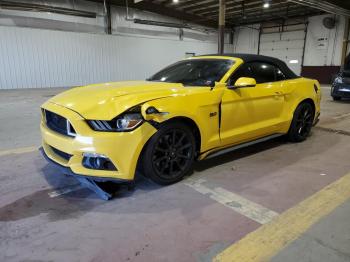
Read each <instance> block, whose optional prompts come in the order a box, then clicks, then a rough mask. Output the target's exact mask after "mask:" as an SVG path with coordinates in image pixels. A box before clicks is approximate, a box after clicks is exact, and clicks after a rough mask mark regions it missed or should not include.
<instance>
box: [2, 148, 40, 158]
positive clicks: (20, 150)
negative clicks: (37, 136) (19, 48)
mask: <svg viewBox="0 0 350 262" xmlns="http://www.w3.org/2000/svg"><path fill="white" fill-rule="evenodd" d="M38 148H39V147H38V146H29V147H21V148H13V149H8V150H3V151H0V156H6V155H13V154H24V153H29V152H34V151H36V150H38Z"/></svg>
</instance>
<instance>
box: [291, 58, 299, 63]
mask: <svg viewBox="0 0 350 262" xmlns="http://www.w3.org/2000/svg"><path fill="white" fill-rule="evenodd" d="M289 63H290V64H298V63H299V61H298V60H296V59H293V60H289Z"/></svg>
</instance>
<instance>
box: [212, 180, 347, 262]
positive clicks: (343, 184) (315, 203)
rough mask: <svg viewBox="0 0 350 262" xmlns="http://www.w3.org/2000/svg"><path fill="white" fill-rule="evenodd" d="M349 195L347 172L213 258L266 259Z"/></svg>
mask: <svg viewBox="0 0 350 262" xmlns="http://www.w3.org/2000/svg"><path fill="white" fill-rule="evenodd" d="M349 198H350V173H349V174H347V175H345V176H344V177H342V178H340V179H339V180H337V181H335V182H334V183H332V184H330V185H328V186H326V187H325V188H323V189H322V190H320V191H319V192H317V193H315V194H314V195H312V196H311V197H309V198H307V199H305V200H304V201H302V202H301V203H299V204H298V205H296V206H295V207H292V208H291V209H288V210H287V211H286V212H284V213H282V214H281V215H280V216H278V217H276V218H275V219H273V220H272V221H271V222H270V223H267V224H265V225H263V226H261V227H260V228H258V229H257V230H256V231H254V232H252V233H250V234H248V235H247V236H246V237H244V238H243V239H241V240H240V241H238V242H236V243H235V244H233V245H232V246H230V247H228V248H227V249H225V250H224V251H223V252H222V253H220V254H219V255H217V256H216V257H215V258H214V260H213V261H222V262H226V261H235V262H236V261H237V262H240V261H244V262H248V261H259V262H260V261H268V260H270V259H271V257H273V256H274V255H275V254H277V253H278V251H280V250H282V249H283V248H284V247H286V246H287V245H288V244H290V243H291V242H292V241H294V240H295V239H297V238H298V237H300V236H301V235H302V234H303V233H304V232H305V231H306V230H307V229H308V228H309V227H311V226H312V225H313V224H315V223H316V222H317V221H319V220H320V219H321V218H322V217H324V216H326V215H327V214H329V213H330V212H332V210H334V209H335V208H336V207H337V206H339V205H340V204H342V203H344V202H345V201H346V200H347V199H349Z"/></svg>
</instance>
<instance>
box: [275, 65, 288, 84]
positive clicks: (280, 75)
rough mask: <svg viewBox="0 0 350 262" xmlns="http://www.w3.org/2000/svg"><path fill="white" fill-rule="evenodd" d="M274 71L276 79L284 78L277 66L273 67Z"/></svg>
mask: <svg viewBox="0 0 350 262" xmlns="http://www.w3.org/2000/svg"><path fill="white" fill-rule="evenodd" d="M275 73H276V81H282V80H286V76H285V74H284V73H283V72H282V71H281V69H279V68H278V67H275Z"/></svg>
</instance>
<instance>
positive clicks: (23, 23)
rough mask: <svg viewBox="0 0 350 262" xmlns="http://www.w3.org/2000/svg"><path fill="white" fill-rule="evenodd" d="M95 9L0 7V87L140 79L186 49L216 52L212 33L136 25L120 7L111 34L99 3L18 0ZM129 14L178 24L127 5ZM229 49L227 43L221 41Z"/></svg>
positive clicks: (180, 56)
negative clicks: (65, 11) (73, 12)
mask: <svg viewBox="0 0 350 262" xmlns="http://www.w3.org/2000/svg"><path fill="white" fill-rule="evenodd" d="M20 2H28V3H29V2H30V3H37V4H45V3H46V4H50V5H54V6H61V7H66V8H75V9H80V10H85V11H90V12H96V13H97V17H96V18H83V17H74V16H66V15H60V14H53V13H43V12H41V13H38V12H27V11H11V10H1V16H0V35H1V38H0V89H13V88H40V87H59V86H78V85H85V84H89V83H98V82H106V81H121V80H142V79H145V78H146V77H148V76H150V75H152V74H153V73H155V72H156V71H158V70H159V69H161V68H162V67H164V66H166V65H168V64H170V63H173V62H175V61H177V60H180V59H183V58H185V57H186V53H195V54H196V55H199V54H206V53H216V52H217V44H216V40H217V33H216V32H215V31H213V30H208V31H204V30H203V29H207V28H203V27H199V26H196V25H193V26H194V27H196V28H200V29H201V30H191V29H184V30H183V31H184V34H183V38H182V39H181V40H180V38H179V29H177V28H169V27H160V26H150V25H141V24H135V23H133V22H132V21H126V20H125V18H126V12H125V10H126V9H125V8H122V7H114V6H112V8H111V17H112V29H113V30H112V35H106V34H105V32H104V31H105V20H104V19H105V12H104V8H103V5H102V4H98V3H92V2H88V1H84V0H74V1H66V0H55V2H54V3H53V2H52V1H50V3H48V2H45V1H39V0H34V1H29V0H20ZM129 16H130V17H134V18H140V19H146V20H155V21H163V22H173V23H182V21H179V20H177V19H173V18H169V17H165V16H161V15H157V14H153V13H149V12H142V11H138V10H133V9H130V14H129ZM226 51H227V52H232V46H231V45H226Z"/></svg>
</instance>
